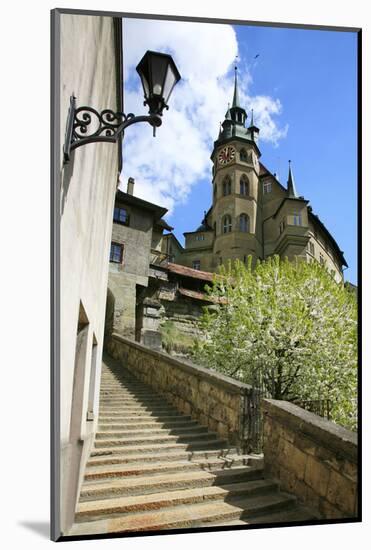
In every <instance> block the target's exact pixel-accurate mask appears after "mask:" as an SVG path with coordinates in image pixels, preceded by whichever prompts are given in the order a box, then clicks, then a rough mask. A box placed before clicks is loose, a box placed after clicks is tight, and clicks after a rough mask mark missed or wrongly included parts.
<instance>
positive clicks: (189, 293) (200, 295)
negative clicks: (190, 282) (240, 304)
mask: <svg viewBox="0 0 371 550" xmlns="http://www.w3.org/2000/svg"><path fill="white" fill-rule="evenodd" d="M178 292H179V294H183V296H188V297H189V298H195V299H196V300H203V301H204V302H213V303H221V304H225V303H227V301H226V299H225V298H218V297H211V296H208V295H207V294H206V293H205V292H197V291H196V290H189V289H188V288H178Z"/></svg>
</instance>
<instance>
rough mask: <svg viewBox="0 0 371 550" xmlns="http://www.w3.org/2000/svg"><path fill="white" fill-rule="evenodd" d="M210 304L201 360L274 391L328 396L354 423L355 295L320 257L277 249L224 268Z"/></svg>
mask: <svg viewBox="0 0 371 550" xmlns="http://www.w3.org/2000/svg"><path fill="white" fill-rule="evenodd" d="M207 291H208V293H209V294H210V296H211V297H212V299H213V301H214V303H216V304H217V305H213V306H211V307H209V308H205V312H204V315H203V317H202V320H201V326H202V329H203V331H204V333H205V339H204V340H202V341H198V342H197V344H196V346H195V349H194V355H195V357H196V359H197V361H199V362H201V363H202V364H204V365H205V366H208V367H209V368H212V369H216V370H219V371H221V372H223V373H225V374H228V375H230V376H233V377H235V378H237V379H239V380H241V381H243V382H246V383H248V384H252V385H254V386H257V387H259V388H262V389H263V390H264V391H265V392H266V393H267V394H268V395H269V396H271V397H272V398H275V399H285V400H288V401H297V400H317V399H318V400H323V399H329V400H330V402H331V405H332V410H331V416H332V419H333V420H334V421H335V422H337V423H339V424H343V425H344V426H347V427H349V428H354V427H355V426H356V390H357V303H356V298H355V295H354V293H352V292H349V290H347V289H346V288H345V287H344V285H343V284H338V283H336V282H335V281H334V280H333V278H332V277H331V276H330V275H329V274H328V272H327V271H326V269H325V268H323V267H322V266H320V265H319V264H318V263H316V262H313V263H307V262H305V261H299V260H297V261H296V262H294V263H292V262H289V261H288V260H283V261H282V260H280V259H279V257H278V256H276V257H273V258H269V259H268V260H266V261H264V262H262V263H258V264H257V266H256V267H255V268H254V269H252V265H251V258H249V262H248V265H247V266H245V265H244V264H242V263H241V262H238V261H237V262H236V263H234V264H233V265H232V264H229V266H228V267H227V268H222V270H221V272H220V276H216V277H215V279H214V283H213V285H212V287H211V288H208V289H207Z"/></svg>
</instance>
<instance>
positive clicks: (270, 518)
mask: <svg viewBox="0 0 371 550" xmlns="http://www.w3.org/2000/svg"><path fill="white" fill-rule="evenodd" d="M315 519H320V518H319V517H318V516H317V515H316V514H315V513H313V511H312V510H309V509H307V508H305V507H303V506H301V505H299V504H297V503H296V505H295V506H293V507H292V508H288V509H284V510H282V511H281V512H273V513H265V514H259V515H258V516H256V515H254V514H252V515H251V516H250V517H248V518H246V519H245V520H241V519H240V520H231V521H225V522H220V521H215V522H207V523H206V524H205V523H203V522H201V523H199V524H198V525H195V527H204V526H205V525H206V526H207V527H224V526H232V525H256V524H259V525H261V524H267V525H270V524H271V523H288V524H289V525H295V523H299V524H300V523H302V522H303V521H305V522H307V521H310V520H315Z"/></svg>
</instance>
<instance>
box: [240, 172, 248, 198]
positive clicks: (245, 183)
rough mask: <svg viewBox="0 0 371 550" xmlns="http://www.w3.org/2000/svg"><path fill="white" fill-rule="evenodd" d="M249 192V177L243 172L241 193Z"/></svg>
mask: <svg viewBox="0 0 371 550" xmlns="http://www.w3.org/2000/svg"><path fill="white" fill-rule="evenodd" d="M248 194H249V180H248V179H247V176H246V175H245V174H243V176H241V179H240V195H248Z"/></svg>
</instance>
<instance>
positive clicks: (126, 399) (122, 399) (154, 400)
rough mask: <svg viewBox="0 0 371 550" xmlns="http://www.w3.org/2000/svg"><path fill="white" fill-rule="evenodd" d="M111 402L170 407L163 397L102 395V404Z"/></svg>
mask: <svg viewBox="0 0 371 550" xmlns="http://www.w3.org/2000/svg"><path fill="white" fill-rule="evenodd" d="M110 402H117V403H127V404H132V405H135V404H137V403H139V404H145V405H146V404H158V403H163V404H166V405H169V403H167V401H166V400H165V399H164V398H163V397H150V396H147V397H140V396H136V397H134V396H127V395H118V394H117V395H103V396H102V395H101V396H100V403H110Z"/></svg>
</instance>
